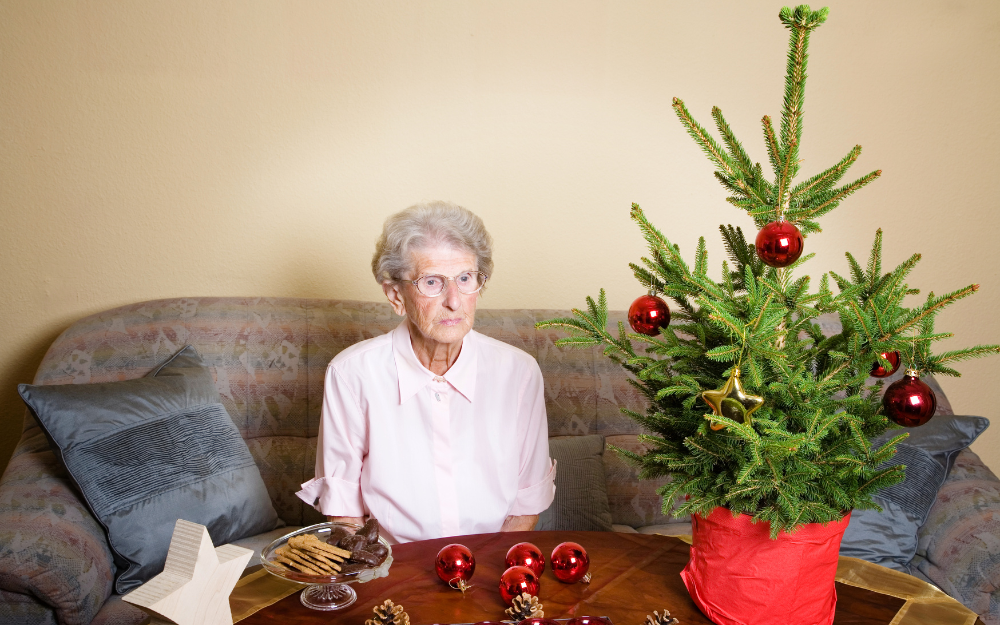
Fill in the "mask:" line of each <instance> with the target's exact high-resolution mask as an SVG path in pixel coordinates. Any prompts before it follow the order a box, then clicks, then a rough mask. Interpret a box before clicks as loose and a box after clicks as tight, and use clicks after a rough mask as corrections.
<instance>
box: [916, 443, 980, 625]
mask: <svg viewBox="0 0 1000 625" xmlns="http://www.w3.org/2000/svg"><path fill="white" fill-rule="evenodd" d="M917 541H918V542H917V557H916V558H914V564H915V565H916V568H917V570H918V571H919V572H920V573H922V574H923V575H925V576H926V577H927V579H929V580H931V582H933V583H934V584H936V585H937V586H938V587H940V588H941V589H942V590H943V591H945V592H946V593H948V594H949V595H951V596H952V597H955V598H956V599H958V600H959V601H961V602H962V603H964V604H965V605H966V606H967V607H968V608H969V609H971V610H973V611H974V612H976V613H977V614H987V613H988V612H989V611H990V603H991V595H993V593H998V595H1000V479H998V478H997V476H996V475H994V474H993V472H992V471H990V469H989V468H988V467H987V466H986V465H985V464H983V462H982V461H981V460H980V459H979V456H977V455H976V454H975V453H973V452H972V451H970V450H968V449H966V450H963V451H962V452H961V453H960V454H959V455H958V457H957V458H956V461H955V465H954V467H953V468H952V470H951V472H950V473H949V474H948V477H947V478H946V479H945V482H944V485H942V487H941V489H940V490H939V491H938V496H937V500H936V501H935V502H934V506H933V507H932V508H931V510H930V513H929V515H928V517H927V522H926V523H924V525H923V526H922V527H921V528H920V530H919V532H918V533H917ZM993 604H994V606H995V608H994V609H1000V608H997V607H996V606H997V601H993ZM996 617H997V618H998V619H1000V614H997V615H996Z"/></svg>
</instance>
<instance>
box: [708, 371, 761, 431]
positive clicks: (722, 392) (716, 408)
mask: <svg viewBox="0 0 1000 625" xmlns="http://www.w3.org/2000/svg"><path fill="white" fill-rule="evenodd" d="M701 398H702V399H704V400H705V403H706V404H708V405H709V406H711V408H712V412H713V413H714V414H716V415H718V416H720V417H727V418H729V419H732V420H733V421H736V422H737V423H746V424H747V425H749V424H750V415H751V414H753V412H754V411H755V410H757V409H758V408H760V407H761V406H762V405H764V398H763V397H760V396H758V395H749V394H747V392H746V391H744V390H743V383H742V382H741V381H740V369H739V367H733V370H732V373H730V374H729V379H728V380H726V383H725V384H724V385H723V386H722V388H720V389H718V390H714V391H704V392H703V393H702V394H701ZM711 427H712V429H713V430H721V429H722V428H724V427H726V426H724V425H722V424H721V423H719V424H712V426H711Z"/></svg>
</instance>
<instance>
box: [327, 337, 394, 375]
mask: <svg viewBox="0 0 1000 625" xmlns="http://www.w3.org/2000/svg"><path fill="white" fill-rule="evenodd" d="M391 355H392V332H387V333H386V334H380V335H379V336H373V337H372V338H370V339H365V340H363V341H358V342H357V343H355V344H354V345H351V346H350V347H348V348H346V349H344V350H343V351H341V352H340V353H339V354H337V355H336V356H334V357H333V360H331V361H330V364H329V365H328V367H339V366H343V365H347V364H348V363H351V362H352V361H357V360H359V359H362V360H363V359H368V358H379V357H386V356H388V357H391Z"/></svg>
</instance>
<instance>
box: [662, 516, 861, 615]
mask: <svg viewBox="0 0 1000 625" xmlns="http://www.w3.org/2000/svg"><path fill="white" fill-rule="evenodd" d="M750 519H751V517H749V516H747V515H745V514H741V515H740V516H738V517H736V518H735V519H734V518H733V514H732V513H731V512H730V511H729V510H726V509H725V508H716V509H715V510H713V511H712V513H711V514H710V515H708V517H701V516H699V515H692V516H691V529H692V538H693V542H692V544H691V559H690V560H689V561H688V564H687V566H686V567H684V570H683V571H682V572H681V577H682V578H683V579H684V585H685V586H687V589H688V593H689V594H690V595H691V599H693V600H694V603H695V605H697V606H698V608H699V609H700V610H701V611H702V612H704V613H705V616H707V617H708V618H710V619H712V622H714V623H718V625H772V624H773V625H789V624H790V623H794V624H795V625H830V624H831V623H833V613H834V609H835V607H836V605H837V591H836V589H835V588H834V577H835V576H836V574H837V556H838V554H839V552H840V539H841V537H842V536H843V535H844V530H845V529H847V524H848V522H849V521H850V519H851V515H850V513H848V514H847V516H845V517H844V518H843V519H841V520H840V521H837V522H832V523H828V524H827V525H825V526H824V525H822V524H820V523H811V524H809V525H806V526H805V527H803V528H801V529H800V530H798V531H797V532H795V533H793V534H786V533H785V532H782V533H781V534H779V535H778V538H777V539H776V540H771V537H770V534H769V532H770V527H769V524H768V523H758V524H756V525H754V524H753V523H751V522H750Z"/></svg>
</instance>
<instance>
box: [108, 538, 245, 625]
mask: <svg viewBox="0 0 1000 625" xmlns="http://www.w3.org/2000/svg"><path fill="white" fill-rule="evenodd" d="M252 556H253V551H251V550H250V549H244V548H243V547H237V546H236V545H223V546H221V547H214V546H213V545H212V538H211V537H210V536H209V535H208V528H206V527H205V526H204V525H199V524H197V523H191V522H190V521H185V520H183V519H178V520H177V523H176V524H175V525H174V534H173V537H172V538H171V539H170V549H169V550H168V551H167V561H166V564H165V565H164V567H163V572H162V573H160V574H159V575H157V576H156V577H154V578H153V579H151V580H149V581H148V582H146V583H145V584H143V585H142V586H139V587H138V588H136V589H135V590H133V591H132V592H130V593H128V594H127V595H125V596H124V597H122V601H127V602H128V603H131V604H132V605H134V606H136V607H138V608H140V609H142V610H143V611H144V612H146V613H147V614H149V615H150V617H151V620H150V625H233V613H232V610H230V608H229V594H230V593H231V592H232V591H233V587H234V586H235V585H236V582H237V581H239V579H240V574H242V573H243V569H244V568H246V565H247V562H249V561H250V558H251V557H252Z"/></svg>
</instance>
